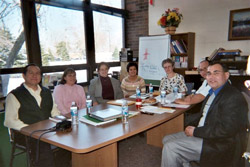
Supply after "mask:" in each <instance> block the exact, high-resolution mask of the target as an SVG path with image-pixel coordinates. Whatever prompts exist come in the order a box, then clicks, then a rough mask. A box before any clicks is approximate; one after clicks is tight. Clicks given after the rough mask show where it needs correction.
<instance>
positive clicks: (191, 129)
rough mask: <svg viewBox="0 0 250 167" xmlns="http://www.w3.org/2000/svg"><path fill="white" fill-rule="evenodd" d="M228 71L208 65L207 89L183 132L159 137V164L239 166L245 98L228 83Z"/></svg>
mask: <svg viewBox="0 0 250 167" xmlns="http://www.w3.org/2000/svg"><path fill="white" fill-rule="evenodd" d="M228 78H229V72H228V70H227V68H226V67H225V66H224V65H222V64H220V63H212V64H210V65H209V66H208V71H207V77H206V79H207V82H208V84H209V85H210V87H211V89H210V90H209V94H208V95H207V97H206V98H205V100H204V102H203V105H202V108H201V111H200V113H199V114H197V117H196V119H194V120H193V122H191V123H190V124H189V126H187V127H186V128H185V131H184V132H179V133H176V134H172V135H168V136H165V137H164V139H163V144H164V147H163V150H162V167H179V166H184V167H185V166H189V162H190V161H199V162H200V166H201V167H224V166H225V167H242V166H243V163H244V160H243V159H242V158H241V156H242V153H243V152H244V151H245V149H246V129H247V128H248V127H249V122H248V117H247V112H248V106H247V102H246V100H245V98H244V97H243V95H242V94H241V92H239V91H238V89H236V88H235V87H233V86H232V85H230V84H229V83H228Z"/></svg>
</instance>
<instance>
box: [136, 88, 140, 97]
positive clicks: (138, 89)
mask: <svg viewBox="0 0 250 167" xmlns="http://www.w3.org/2000/svg"><path fill="white" fill-rule="evenodd" d="M136 98H141V90H140V88H139V86H137V88H136Z"/></svg>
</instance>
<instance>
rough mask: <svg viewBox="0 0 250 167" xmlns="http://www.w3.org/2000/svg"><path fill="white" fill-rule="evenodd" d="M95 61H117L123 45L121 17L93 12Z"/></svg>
mask: <svg viewBox="0 0 250 167" xmlns="http://www.w3.org/2000/svg"><path fill="white" fill-rule="evenodd" d="M93 16H94V33H95V55H96V62H97V63H100V62H102V61H105V62H114V61H119V51H120V50H121V48H122V47H123V41H124V40H123V39H124V38H123V19H122V18H120V17H116V16H111V15H107V14H102V13H98V12H94V13H93Z"/></svg>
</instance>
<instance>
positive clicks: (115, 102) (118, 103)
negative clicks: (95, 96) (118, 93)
mask: <svg viewBox="0 0 250 167" xmlns="http://www.w3.org/2000/svg"><path fill="white" fill-rule="evenodd" d="M107 103H108V104H112V105H118V106H122V103H123V100H122V99H121V100H112V101H108V102H107ZM127 103H128V105H129V106H130V105H132V104H135V101H128V100H127Z"/></svg>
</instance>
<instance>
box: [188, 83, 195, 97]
mask: <svg viewBox="0 0 250 167" xmlns="http://www.w3.org/2000/svg"><path fill="white" fill-rule="evenodd" d="M186 87H187V89H188V90H187V95H190V94H191V93H192V89H193V88H194V83H193V82H186Z"/></svg>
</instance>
